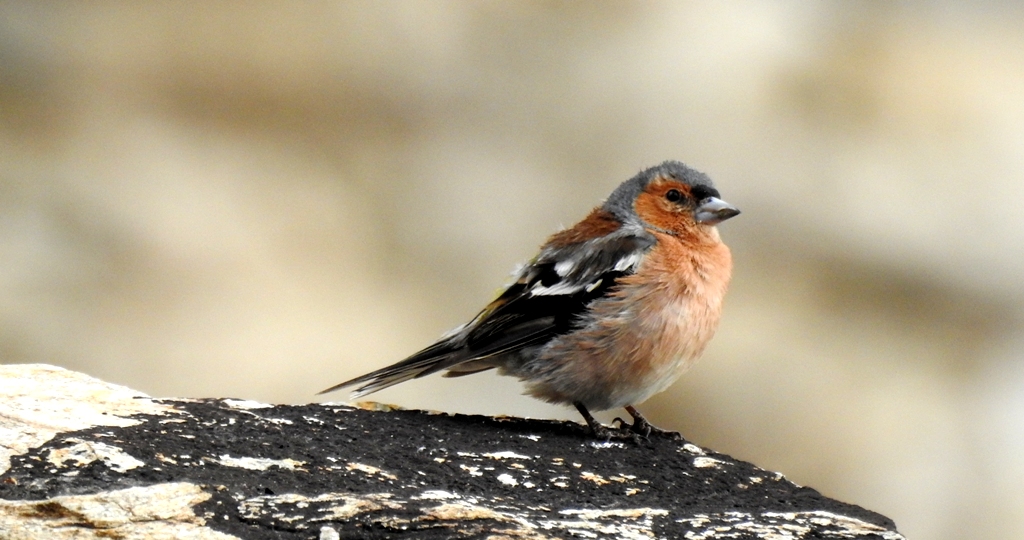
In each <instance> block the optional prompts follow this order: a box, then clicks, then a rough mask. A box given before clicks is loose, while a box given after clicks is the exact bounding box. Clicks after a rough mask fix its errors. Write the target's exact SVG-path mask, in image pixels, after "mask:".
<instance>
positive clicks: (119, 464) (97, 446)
mask: <svg viewBox="0 0 1024 540" xmlns="http://www.w3.org/2000/svg"><path fill="white" fill-rule="evenodd" d="M68 442H73V443H75V444H73V445H71V446H69V447H67V448H55V449H53V450H50V451H49V452H48V453H47V454H46V461H49V462H50V464H52V465H53V466H54V467H57V468H62V467H65V466H66V464H67V463H68V462H69V461H70V462H72V465H73V466H75V467H84V466H86V465H88V464H90V463H92V462H94V461H99V462H102V463H103V464H104V465H106V466H107V468H109V469H111V470H113V471H116V472H125V471H128V470H131V469H134V468H136V467H141V466H143V465H145V463H144V462H142V461H139V460H138V459H135V458H134V457H132V456H131V455H129V454H128V453H127V452H125V451H124V450H122V449H120V448H118V447H116V446H111V445H109V444H105V443H101V442H90V441H83V440H80V439H68Z"/></svg>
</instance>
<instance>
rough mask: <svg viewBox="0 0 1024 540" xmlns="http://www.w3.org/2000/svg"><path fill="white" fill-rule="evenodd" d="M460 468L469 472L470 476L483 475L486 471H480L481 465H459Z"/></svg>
mask: <svg viewBox="0 0 1024 540" xmlns="http://www.w3.org/2000/svg"><path fill="white" fill-rule="evenodd" d="M459 468H460V469H462V470H464V471H466V472H468V473H469V475H470V476H483V475H484V473H482V472H480V467H473V466H471V465H459Z"/></svg>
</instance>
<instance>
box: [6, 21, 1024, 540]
mask: <svg viewBox="0 0 1024 540" xmlns="http://www.w3.org/2000/svg"><path fill="white" fill-rule="evenodd" d="M1022 23H1024V11H1022V9H1021V8H1019V7H1017V6H1016V5H1015V4H1014V3H1011V2H1005V3H970V4H964V5H960V4H958V3H954V2H940V3H934V4H917V3H911V2H898V3H896V2H857V3H852V2H838V1H833V2H814V3H811V2H799V3H797V2H738V3H732V2H730V3H722V2H713V3H678V2H645V3H642V4H641V3H635V4H633V3H563V2H550V1H549V2H429V3H428V2H369V1H367V2H343V3H291V2H287V3H286V2H282V3H252V2H245V3H237V4H232V3H217V4H215V5H213V4H208V3H195V4H183V3H171V2H168V3H130V2H125V3H111V2H89V3H59V2H56V3H51V2H4V3H2V4H0V260H2V261H3V263H2V264H0V354H2V357H0V359H2V361H3V362H5V363H15V362H46V363H51V364H56V365H60V366H64V367H67V368H71V369H75V370H81V371H84V372H86V373H89V374H92V375H95V376H97V377H101V378H103V379H106V380H108V381H112V382H117V383H121V384H125V385H128V386H132V387H134V388H137V389H140V390H143V391H145V392H148V393H150V394H153V395H157V396H235V397H245V398H252V399H258V400H265V401H273V402H290V403H302V402H307V401H310V400H313V399H314V395H313V394H314V393H315V392H316V391H318V390H320V389H322V388H324V387H326V386H328V385H330V384H333V383H336V382H339V381H341V380H343V379H346V378H349V377H352V376H355V375H358V374H361V373H363V372H365V371H368V370H370V369H372V368H376V367H380V366H383V365H385V364H386V363H390V362H393V361H396V360H398V359H401V358H402V357H403V356H405V355H407V354H409V353H411V352H414V351H415V350H417V349H419V348H420V347H422V346H425V345H427V344H429V343H430V342H431V341H432V340H433V339H435V338H436V337H437V336H439V335H440V334H441V333H442V332H444V331H445V330H447V329H449V328H451V327H453V326H455V325H457V324H459V323H461V322H463V321H464V320H466V319H468V318H469V317H471V316H472V315H474V314H475V313H476V311H477V310H478V309H479V308H480V307H482V306H483V305H484V304H485V303H486V302H487V301H488V300H489V299H490V298H491V297H492V295H493V294H494V292H495V291H496V289H497V288H498V287H499V286H500V285H501V284H502V283H504V281H505V280H506V279H507V277H508V273H509V272H510V271H511V270H512V269H513V267H514V266H515V265H516V264H517V263H518V262H522V261H524V260H526V259H527V258H529V257H530V256H531V255H532V254H533V253H534V250H535V249H536V247H537V246H538V245H539V244H540V243H541V242H542V241H543V240H544V238H545V237H546V236H547V235H548V234H550V233H552V232H554V231H556V230H557V229H558V227H559V226H560V225H570V224H572V223H573V222H575V221H576V220H578V219H580V218H581V217H583V215H584V214H585V213H586V212H587V211H588V210H589V209H590V208H591V207H593V206H595V205H596V204H598V203H599V202H600V201H601V200H602V199H603V198H604V197H605V196H606V195H607V194H608V193H609V192H610V191H611V189H612V188H614V187H615V186H616V185H617V184H618V183H619V182H621V181H622V180H625V179H626V178H628V177H629V176H631V175H633V174H635V173H636V172H637V171H638V170H640V169H641V168H644V167H646V166H650V165H653V164H655V163H658V162H660V161H662V160H665V159H681V160H683V161H686V162H687V163H689V164H691V165H693V166H694V167H696V168H698V169H701V170H703V171H705V172H707V173H708V174H710V175H711V176H712V177H713V178H714V179H715V180H716V181H717V183H718V185H719V187H720V188H721V191H722V193H723V195H724V197H725V198H726V199H727V200H728V201H730V202H732V203H734V204H736V205H737V206H739V207H740V208H741V209H742V210H743V214H742V215H741V216H740V217H738V218H737V219H735V220H732V221H729V222H727V223H725V224H723V225H722V226H721V230H722V235H723V237H724V238H725V239H726V241H727V242H728V243H729V244H730V245H731V246H732V247H733V253H734V257H735V262H736V273H735V277H734V281H733V288H732V290H731V292H730V295H729V297H728V298H727V303H726V310H725V315H724V321H723V324H722V327H721V329H720V331H719V334H718V336H717V337H716V339H715V341H714V342H713V344H712V346H711V348H710V350H709V351H708V352H707V354H706V355H705V358H704V360H703V361H702V362H701V363H700V364H698V366H697V367H696V368H695V369H694V370H693V371H692V372H691V373H690V374H689V375H688V376H686V377H684V378H683V379H682V380H681V381H680V382H679V383H677V384H676V385H674V386H673V387H672V388H671V389H670V390H668V391H667V392H665V393H663V394H661V395H659V396H658V397H656V398H654V399H652V400H651V401H649V402H648V403H646V404H645V405H644V406H643V407H642V409H643V410H644V411H647V412H648V415H649V417H650V418H652V420H653V421H654V422H655V423H656V424H658V425H661V426H663V427H669V428H674V429H679V430H681V431H682V432H683V433H684V434H685V435H686V436H687V438H690V439H692V440H694V441H696V442H698V443H700V444H702V445H706V446H710V447H712V448H715V449H717V450H719V451H723V452H727V453H730V454H733V455H735V456H737V457H739V458H742V459H746V460H750V461H753V462H755V463H757V464H759V465H761V466H763V467H766V468H768V469H772V470H776V471H781V472H783V473H784V474H786V475H787V476H788V477H789V478H791V479H792V480H794V481H796V482H798V483H802V484H807V485H811V486H813V487H815V488H818V489H819V490H821V491H822V492H824V493H825V494H827V495H830V496H833V497H837V498H840V499H843V500H847V501H850V502H855V503H858V504H861V505H863V506H865V507H867V508H870V509H873V510H876V511H879V512H882V513H884V514H886V515H888V516H890V517H892V518H893V519H895V520H896V522H897V524H898V526H899V527H900V529H901V531H903V532H904V534H906V535H907V536H908V537H909V538H914V539H915V540H925V539H950V540H952V539H960V538H972V539H993V540H995V539H1006V538H1021V537H1024V489H1021V485H1022V482H1024V362H1022V360H1024V283H1022V280H1021V274H1022V268H1024V211H1022V204H1024V32H1022V31H1021V28H1022V27H1024V25H1022ZM519 392H520V389H519V386H518V383H517V382H516V381H513V380H505V379H499V378H497V377H494V376H491V375H489V374H488V375H479V376H475V377H473V378H469V379H456V380H452V379H441V378H439V377H432V378H429V379H425V380H421V381H416V382H413V383H409V384H406V385H401V386H399V387H396V388H393V389H391V390H388V391H385V392H381V393H380V394H378V395H376V396H374V398H375V399H377V400H380V401H386V402H391V403H397V404H401V405H404V406H408V407H428V408H432V409H440V410H445V411H458V412H473V413H487V414H493V413H501V414H512V415H526V416H537V417H555V418H572V419H577V415H576V413H575V412H574V411H571V410H568V409H565V408H559V407H550V406H546V405H544V404H542V403H539V402H536V401H534V400H532V399H529V398H526V397H523V396H520V395H519ZM330 397H331V398H333V399H339V400H341V399H345V396H344V395H342V394H336V395H334V396H330ZM615 414H621V412H620V411H615V412H614V414H610V415H605V416H604V418H605V420H608V419H610V418H611V417H612V416H614V415H615Z"/></svg>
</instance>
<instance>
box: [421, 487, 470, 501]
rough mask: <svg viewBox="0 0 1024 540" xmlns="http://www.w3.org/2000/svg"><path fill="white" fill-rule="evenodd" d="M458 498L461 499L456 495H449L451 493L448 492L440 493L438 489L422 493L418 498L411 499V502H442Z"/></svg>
mask: <svg viewBox="0 0 1024 540" xmlns="http://www.w3.org/2000/svg"><path fill="white" fill-rule="evenodd" d="M459 498H461V497H459V496H458V495H456V494H454V493H451V492H448V491H441V490H438V489H432V490H428V491H424V492H423V493H422V494H420V495H419V496H416V497H413V500H424V501H444V500H449V499H459Z"/></svg>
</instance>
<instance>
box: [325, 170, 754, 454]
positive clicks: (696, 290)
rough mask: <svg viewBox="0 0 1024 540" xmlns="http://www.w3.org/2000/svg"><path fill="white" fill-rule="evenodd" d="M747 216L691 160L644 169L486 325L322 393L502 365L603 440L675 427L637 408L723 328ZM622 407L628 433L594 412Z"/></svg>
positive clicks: (532, 268)
mask: <svg viewBox="0 0 1024 540" xmlns="http://www.w3.org/2000/svg"><path fill="white" fill-rule="evenodd" d="M739 213H740V212H739V210H737V209H736V208H735V207H733V206H731V205H729V204H728V203H726V202H725V201H723V200H721V199H720V198H719V193H718V190H716V189H715V187H714V185H713V184H712V182H711V179H710V178H708V177H707V176H706V175H705V174H703V173H701V172H698V171H695V170H693V169H691V168H689V167H687V166H686V165H684V164H682V163H680V162H678V161H666V162H665V163H662V164H661V165H658V166H656V167H651V168H649V169H647V170H644V171H642V172H640V173H639V174H637V175H636V176H634V177H633V178H631V179H629V180H627V181H625V182H623V183H622V184H621V185H620V186H619V187H618V188H616V189H615V191H613V192H612V194H611V196H609V197H608V199H607V201H605V203H604V204H603V205H601V206H599V207H598V208H595V209H594V210H593V211H592V212H591V213H590V214H589V215H588V216H587V217H586V218H584V219H583V221H580V222H579V223H577V224H576V225H575V226H573V227H571V228H569V229H565V230H563V231H561V232H558V233H555V234H554V235H552V236H551V238H549V239H548V241H547V242H546V243H545V244H544V245H543V246H542V247H541V248H540V253H539V254H538V255H537V256H536V257H534V258H533V260H531V261H530V262H529V263H528V264H526V265H525V266H524V267H523V268H522V269H521V270H519V271H518V272H517V273H516V278H515V282H513V283H512V284H511V285H510V286H509V287H508V288H507V289H506V290H505V291H504V292H503V293H502V294H501V295H500V296H498V298H497V299H496V300H494V301H493V302H491V303H490V304H489V305H488V306H487V307H486V308H484V310H483V311H481V312H480V313H479V314H478V315H477V316H476V317H474V318H473V320H471V321H469V322H468V323H466V324H464V325H462V326H460V327H458V328H456V329H454V330H452V331H451V332H449V333H448V334H446V335H445V336H443V337H442V338H441V339H440V340H439V341H438V342H437V343H434V344H433V345H431V346H429V347H427V348H426V349H423V350H422V351H420V352H418V353H416V354H414V355H412V356H410V357H408V358H406V359H405V360H402V361H401V362H398V363H397V364H394V365H391V366H388V367H385V368H381V369H378V370H377V371H374V372H372V373H368V374H366V375H363V376H361V377H356V378H355V379H352V380H349V381H345V382H343V383H341V384H338V385H336V386H333V387H331V388H328V389H327V390H324V391H323V392H321V393H324V392H330V391H333V390H337V389H339V388H344V387H347V386H356V385H358V388H356V389H355V391H354V392H353V397H360V396H364V395H366V394H369V393H372V392H376V391H378V390H381V389H383V388H387V387H389V386H392V385H395V384H398V383H400V382H403V381H407V380H409V379H414V378H418V377H422V376H424V375H429V374H431V373H434V372H437V371H445V374H444V376H446V377H461V376H463V375H469V374H471V373H477V372H480V371H486V370H489V369H497V370H498V373H499V374H502V375H511V376H514V377H518V378H519V379H520V380H521V381H523V382H524V383H525V384H526V393H528V394H530V395H532V396H534V397H536V398H539V399H542V400H544V401H548V402H551V403H562V404H572V405H574V406H575V407H576V409H578V410H579V412H580V414H581V415H583V418H584V419H585V420H586V422H587V425H588V426H589V427H590V430H591V432H592V433H593V434H594V435H595V436H599V437H605V438H608V437H611V436H614V435H617V434H620V433H623V434H630V433H635V434H640V435H642V436H647V435H648V434H649V433H650V432H651V431H652V429H653V430H656V431H661V430H657V428H654V427H653V426H651V424H650V423H648V422H647V420H646V419H644V417H643V416H642V415H641V414H640V412H639V411H637V410H636V408H635V407H634V405H636V404H638V403H640V402H643V401H644V400H646V399H647V398H649V397H650V396H652V395H654V394H656V393H658V392H661V391H662V390H664V389H665V388H666V387H668V386H669V385H670V384H672V383H673V382H674V381H675V380H676V379H677V378H678V377H679V376H680V375H681V374H682V373H683V372H684V371H686V370H687V369H688V368H689V367H690V366H691V365H692V364H693V363H694V362H695V361H696V360H697V358H698V357H699V356H700V354H701V353H702V352H703V351H704V347H705V346H706V345H707V344H708V341H709V340H710V339H711V337H712V335H713V334H714V333H715V329H716V328H717V327H718V320H719V317H720V315H721V311H722V299H723V297H724V296H725V292H726V289H727V287H728V285H729V278H730V275H731V273H732V256H731V255H730V253H729V248H728V247H726V245H725V244H723V243H722V241H721V238H720V237H719V235H718V230H717V229H716V227H715V225H716V224H718V223H719V222H721V221H724V220H726V219H729V218H731V217H733V216H735V215H737V214H739ZM617 407H624V408H625V409H626V411H627V412H629V414H630V415H631V416H632V417H633V423H632V424H626V423H625V422H622V421H621V420H620V422H621V425H620V428H619V429H620V430H621V431H618V432H613V431H611V430H609V428H607V427H605V426H603V425H602V424H600V423H599V422H598V421H597V420H595V419H594V417H593V416H592V415H591V414H590V411H591V410H597V411H600V410H607V409H613V408H617ZM627 428H628V429H627Z"/></svg>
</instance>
